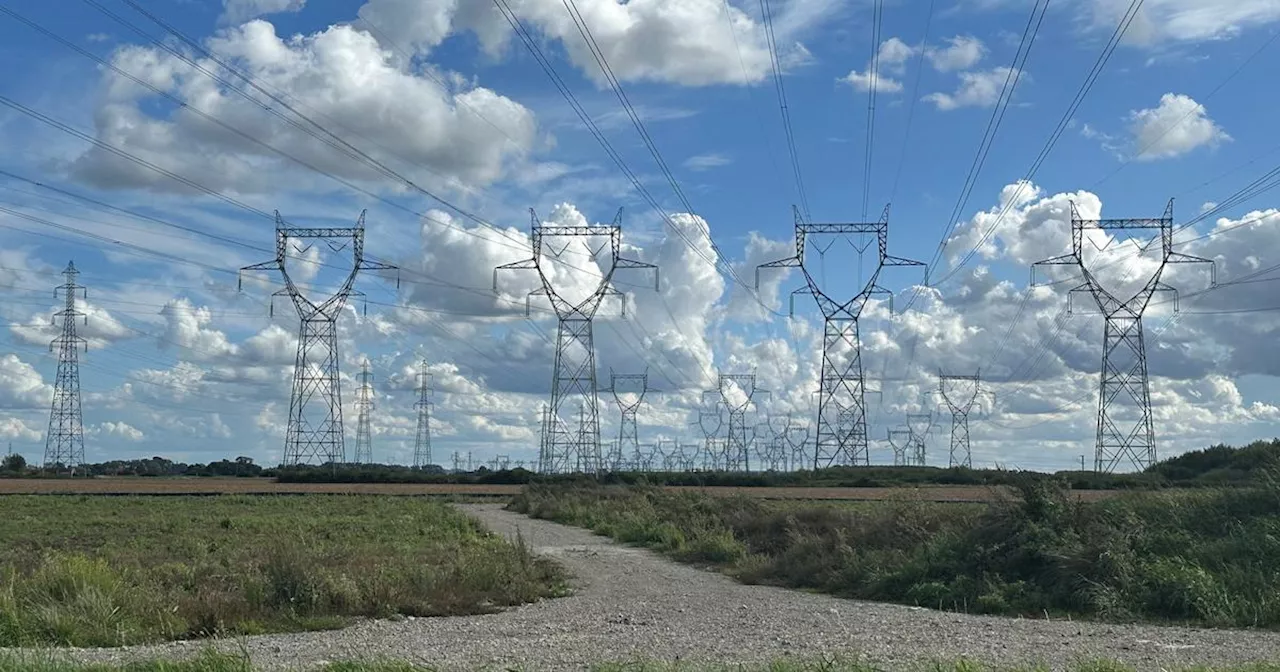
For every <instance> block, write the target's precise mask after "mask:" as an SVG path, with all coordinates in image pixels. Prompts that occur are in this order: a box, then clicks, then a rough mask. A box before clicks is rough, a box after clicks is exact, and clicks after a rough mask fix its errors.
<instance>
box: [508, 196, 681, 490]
mask: <svg viewBox="0 0 1280 672" xmlns="http://www.w3.org/2000/svg"><path fill="white" fill-rule="evenodd" d="M529 215H530V241H531V245H532V247H533V256H532V257H531V258H529V259H524V260H522V261H517V262H513V263H510V264H504V265H502V266H498V267H497V268H495V269H494V271H493V291H494V292H495V293H496V292H497V291H498V271H502V270H522V269H523V270H533V271H536V272H537V274H538V279H539V281H540V285H541V286H540V287H539V288H538V289H535V290H534V291H532V292H530V293H529V296H528V297H526V300H525V314H526V316H527V315H529V314H530V312H531V307H532V299H533V297H534V296H545V297H547V299H548V300H549V301H550V302H551V307H552V309H553V310H554V311H555V314H556V318H557V319H558V321H559V326H558V328H557V333H556V356H555V364H554V367H553V373H552V377H551V404H550V406H549V407H548V410H547V418H546V421H547V427H546V428H545V429H544V437H545V438H544V441H545V443H546V445H544V447H543V449H542V452H544V453H545V454H546V456H545V460H544V461H545V463H546V467H547V468H546V470H545V471H546V472H548V473H563V472H572V471H585V472H596V471H598V470H599V469H600V405H599V400H598V398H597V396H596V390H597V389H598V385H597V382H596V351H595V341H594V335H593V328H592V323H593V321H594V320H595V316H596V312H597V311H598V310H599V309H600V304H601V303H602V302H603V301H604V299H605V297H607V296H616V297H619V298H621V299H622V314H623V315H624V316H625V315H626V311H627V308H626V297H625V295H623V294H622V293H621V292H619V291H618V290H617V289H616V288H614V286H613V275H614V273H615V272H617V270H618V269H623V268H631V269H653V271H654V283H653V288H654V290H655V291H656V290H657V289H658V267H657V266H655V265H653V264H646V263H644V262H641V261H636V260H633V259H625V258H623V257H622V256H621V253H622V210H621V209H619V210H618V214H617V216H616V217H614V220H613V223H612V224H609V225H595V226H544V225H543V224H542V223H541V222H539V221H538V216H537V215H536V214H535V213H534V212H533V211H532V210H530V211H529ZM565 238H568V239H569V240H568V242H566V243H565V244H564V246H563V247H561V248H560V249H559V250H556V249H555V248H554V245H552V244H551V243H552V242H553V241H558V240H561V241H562V240H563V239H565ZM593 239H594V240H599V239H604V240H605V242H604V243H603V244H601V245H600V246H599V247H596V248H592V247H591V245H590V244H589V242H588V241H591V240H593ZM575 240H577V241H579V242H582V243H583V245H584V247H586V252H587V254H588V255H589V257H590V258H592V259H595V258H596V257H597V256H598V255H599V253H601V252H603V251H604V248H605V247H608V248H609V258H610V261H611V263H610V264H609V268H608V269H607V270H605V271H604V272H603V275H602V276H601V277H600V282H599V283H598V284H597V286H596V288H595V290H594V291H593V292H591V293H590V294H588V295H587V296H586V297H585V298H581V299H578V298H577V297H575V298H574V299H572V300H571V299H569V298H566V297H565V295H563V294H561V293H560V292H559V291H558V290H557V289H556V287H555V286H554V285H553V283H552V281H551V278H552V277H555V275H556V274H555V272H554V271H553V272H552V273H550V274H548V270H549V269H547V268H546V267H545V264H546V259H545V257H546V256H551V257H554V258H559V257H561V256H562V255H563V254H564V253H565V252H566V251H567V250H568V248H569V247H570V246H571V245H572V244H573V242H574V241H575ZM561 270H562V269H561ZM574 396H577V397H578V398H579V399H580V400H581V406H580V411H581V413H582V417H581V418H580V422H579V427H578V431H576V432H572V431H569V429H568V427H569V421H570V418H569V416H568V415H567V414H568V412H569V411H570V409H571V408H572V407H571V406H567V405H566V402H567V401H568V400H569V398H570V397H574Z"/></svg>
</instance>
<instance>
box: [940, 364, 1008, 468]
mask: <svg viewBox="0 0 1280 672" xmlns="http://www.w3.org/2000/svg"><path fill="white" fill-rule="evenodd" d="M979 395H989V396H990V397H991V398H992V399H994V398H995V393H994V392H991V391H989V390H986V389H983V387H982V378H981V372H978V373H975V374H973V375H971V376H962V375H951V374H946V373H942V372H941V371H939V372H938V396H940V397H942V401H943V403H945V404H946V405H947V410H949V411H951V453H950V457H949V458H948V461H947V466H949V467H966V468H970V469H972V468H973V456H972V453H971V452H970V450H969V411H971V410H973V407H974V405H975V404H976V403H977V401H978V396H979Z"/></svg>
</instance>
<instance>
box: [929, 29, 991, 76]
mask: <svg viewBox="0 0 1280 672" xmlns="http://www.w3.org/2000/svg"><path fill="white" fill-rule="evenodd" d="M946 42H947V46H945V47H929V48H927V49H925V52H924V55H925V58H927V59H929V63H930V64H931V65H933V67H934V69H935V70H938V71H939V72H951V71H953V70H968V69H969V68H972V67H973V66H975V65H977V64H978V61H981V60H982V57H983V56H985V55H986V53H987V47H986V45H984V44H983V43H982V40H979V39H978V38H976V37H973V36H971V35H956V36H955V37H951V38H948V39H947V40H946Z"/></svg>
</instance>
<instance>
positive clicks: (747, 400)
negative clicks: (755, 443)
mask: <svg viewBox="0 0 1280 672" xmlns="http://www.w3.org/2000/svg"><path fill="white" fill-rule="evenodd" d="M719 382H720V384H719V386H718V388H719V390H720V401H721V403H723V404H724V407H725V408H726V409H728V411H729V433H728V434H727V435H726V438H725V447H724V456H725V471H751V441H749V440H748V438H747V411H748V410H749V409H750V407H751V402H752V398H753V397H754V396H755V395H756V393H757V392H760V393H764V392H765V390H762V389H757V388H756V374H754V373H722V374H720V381H719ZM734 389H737V390H738V392H740V393H741V394H740V395H735V396H737V397H738V398H736V399H732V400H731V399H730V398H729V395H730V394H732V393H733V391H734Z"/></svg>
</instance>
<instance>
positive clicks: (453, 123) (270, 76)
mask: <svg viewBox="0 0 1280 672" xmlns="http://www.w3.org/2000/svg"><path fill="white" fill-rule="evenodd" d="M205 46H206V48H207V49H208V50H209V51H210V52H211V53H212V54H214V55H215V56H217V57H218V58H219V59H220V60H223V61H229V62H231V63H234V64H235V65H236V66H237V67H238V68H240V69H241V70H242V71H244V72H246V73H247V74H248V75H249V76H251V77H253V78H254V80H255V81H256V82H258V83H259V84H260V85H261V86H263V87H264V88H266V89H267V90H271V91H275V92H278V93H280V94H283V95H282V97H283V98H286V99H288V100H290V101H291V104H292V105H294V106H295V107H297V109H299V110H300V111H303V112H304V113H306V114H308V115H309V116H311V117H312V118H315V119H317V120H321V121H323V123H324V125H325V127H326V128H329V129H330V130H332V131H333V132H335V133H337V134H338V135H340V136H341V137H343V138H345V139H347V140H348V141H349V142H351V143H353V144H355V145H357V146H359V147H360V149H361V150H362V151H364V152H365V153H367V154H369V155H371V156H374V157H376V158H378V159H379V160H380V161H382V162H384V163H387V164H394V165H399V166H406V165H407V166H422V167H423V168H421V169H416V168H412V169H411V168H406V169H405V170H406V171H408V172H407V173H405V174H407V175H409V176H410V177H411V178H416V179H418V180H421V182H422V183H424V184H428V185H436V186H441V185H443V186H450V185H456V184H462V185H485V184H488V183H490V182H492V181H494V180H496V179H498V178H499V177H501V176H502V175H503V174H505V170H506V168H507V165H508V162H509V161H514V160H518V159H520V158H521V157H523V156H524V155H525V154H527V152H528V151H529V150H530V148H531V147H532V146H533V144H534V141H535V138H536V135H537V124H536V122H535V120H534V116H533V113H532V112H530V111H529V110H528V109H526V108H525V107H524V106H522V105H520V104H519V103H517V102H515V101H513V100H511V99H509V98H506V97H503V96H501V95H499V94H497V93H495V92H493V91H491V90H489V89H486V88H483V87H469V86H459V87H457V89H458V90H456V91H455V90H451V89H449V88H446V87H445V85H444V84H443V83H442V80H440V79H439V78H428V77H425V76H420V75H417V74H414V73H413V72H411V71H409V70H406V69H404V67H403V64H398V63H396V62H394V59H393V57H392V55H391V53H390V52H388V51H387V50H386V49H385V48H384V47H382V46H381V45H379V44H378V42H377V40H375V39H374V38H373V37H372V36H371V35H370V34H369V33H367V32H363V31H360V30H357V29H356V28H354V27H352V26H347V25H335V26H331V27H329V28H328V29H326V30H323V31H321V32H318V33H314V34H311V35H305V36H303V35H297V36H293V37H289V38H282V37H280V36H278V35H277V34H276V32H275V29H274V27H273V26H272V25H271V24H270V23H267V22H265V21H262V20H253V21H250V22H248V23H245V24H243V25H240V26H236V27H232V28H227V29H224V30H222V31H220V32H218V33H216V34H214V35H213V36H212V37H210V38H208V39H207V40H206V42H205ZM194 61H195V62H196V63H197V64H198V65H199V66H200V68H202V69H204V70H208V71H218V70H221V67H220V66H218V65H217V64H216V63H214V62H213V61H212V60H210V59H201V58H196V59H194ZM112 62H113V64H114V65H115V66H116V67H118V68H120V69H121V70H123V71H124V72H128V73H130V74H132V75H133V76H135V77H137V78H139V79H141V80H143V81H146V82H147V83H149V84H150V85H151V86H154V87H156V88H158V89H160V90H163V91H166V92H168V93H169V94H171V95H174V96H176V97H178V98H179V99H181V100H183V101H185V102H186V103H187V104H188V105H190V106H191V109H185V108H179V109H175V110H172V111H156V109H155V106H154V105H153V103H154V102H155V100H156V99H157V98H158V96H156V95H154V94H153V93H152V92H151V91H150V90H148V89H146V88H144V87H141V86H138V85H137V84H135V83H134V82H132V81H130V80H129V79H127V78H125V77H122V76H119V75H117V74H115V73H114V72H105V73H104V76H103V77H104V79H103V85H102V89H103V91H102V97H101V100H100V102H99V104H98V107H97V109H96V110H95V112H94V124H95V127H96V135H97V137H98V139H99V140H102V141H104V142H106V143H109V144H111V145H114V146H116V147H119V148H121V149H124V150H125V151H128V152H130V153H132V154H135V155H137V156H140V157H141V158H143V159H146V160H148V161H151V162H152V163H154V164H157V165H159V166H161V167H163V168H165V169H167V170H170V171H172V172H175V173H178V174H180V175H183V176H185V177H187V178H189V179H192V180H194V181H196V182H198V183H200V184H202V185H204V186H206V187H209V188H211V189H215V190H219V191H225V190H232V191H238V192H241V193H253V192H260V191H263V190H272V191H275V190H278V189H279V187H280V185H281V184H282V178H285V177H289V176H294V177H293V180H294V181H293V182H292V183H293V184H294V185H295V186H301V185H305V186H307V187H309V188H311V189H313V190H326V189H333V188H335V185H336V183H334V182H330V181H327V180H324V179H322V178H321V177H319V176H317V175H315V174H306V177H305V180H306V181H303V180H304V178H303V177H302V176H300V175H299V174H300V173H304V171H302V170H301V169H299V168H297V167H295V164H294V163H293V162H291V161H290V160H288V159H285V158H282V157H281V156H280V155H278V154H277V153H275V152H273V151H269V150H267V149H265V148H264V147H262V146H260V145H258V144H255V143H253V142H249V141H247V140H246V139H245V138H244V137H241V136H240V135H237V134H235V133H232V132H230V131H227V130H225V129H223V128H221V127H219V126H216V125H214V124H212V123H211V122H209V121H207V120H206V119H204V118H202V117H200V116H199V115H197V114H195V113H193V112H192V111H191V110H192V109H197V110H200V111H201V112H204V113H205V114H208V115H210V116H212V117H213V118H216V119H218V120H220V121H221V122H223V123H225V124H227V125H228V126H230V127H232V128H235V129H237V130H238V131H239V132H241V133H243V134H245V135H247V136H248V137H251V138H254V139H256V140H258V141H260V142H262V143H265V144H266V145H269V146H271V147H273V148H276V149H278V150H280V151H282V152H285V153H287V154H289V155H291V156H293V157H295V158H297V159H299V160H302V161H305V162H306V163H307V164H309V165H311V166H314V167H315V168H316V169H318V170H320V171H324V172H325V173H330V174H334V175H336V176H339V177H341V178H343V179H346V180H356V181H366V182H370V183H376V184H378V185H381V187H383V188H385V186H386V179H385V178H380V175H379V173H377V172H376V171H375V170H374V169H373V168H371V167H370V166H369V165H368V164H366V163H365V162H363V161H361V160H358V159H355V158H352V156H351V155H350V152H349V151H340V150H339V149H335V148H334V147H333V146H331V145H332V143H326V142H324V141H322V140H320V139H317V138H316V137H314V136H313V134H311V133H307V132H304V131H302V130H300V128H310V127H309V125H308V124H306V123H305V122H299V123H298V124H296V125H291V124H288V123H285V122H284V121H281V120H280V119H278V118H277V117H274V116H272V115H271V114H268V113H267V112H265V111H264V110H262V109H261V107H260V105H259V104H258V103H257V102H256V98H255V102H249V101H248V100H246V99H245V98H244V97H242V96H240V95H239V94H237V93H235V92H233V91H231V90H229V89H228V88H226V87H223V86H222V85H221V84H219V83H218V82H216V81H214V80H213V79H211V78H210V77H208V76H207V75H205V74H204V73H202V72H200V71H199V70H198V69H196V68H195V67H193V66H192V65H189V64H188V63H186V62H184V61H183V60H181V59H179V58H177V57H175V56H173V55H172V54H170V53H168V52H165V51H163V50H160V49H159V48H154V47H145V46H136V45H135V46H125V47H122V48H120V49H118V50H117V51H116V52H115V53H114V54H113V55H112ZM253 95H254V96H257V95H258V94H256V93H254V94H253ZM281 114H284V115H289V113H288V112H287V111H281ZM72 171H73V173H74V174H75V175H76V176H77V177H78V178H80V179H82V180H85V181H87V182H90V183H91V184H93V185H95V186H98V187H106V188H148V189H155V190H168V191H182V190H183V189H186V187H184V186H182V185H180V184H177V183H175V182H173V181H171V180H169V179H168V178H165V177H163V176H161V175H159V174H158V173H155V172H153V171H150V170H147V169H144V168H142V167H140V166H138V165H135V164H134V163H132V162H128V161H125V160H123V159H120V158H118V157H115V156H114V155H112V154H110V153H108V152H106V151H103V150H101V149H98V148H96V147H95V148H92V149H90V150H88V151H86V152H85V153H84V154H82V155H81V156H80V157H78V158H77V159H76V160H75V161H74V163H73V164H72ZM264 174H271V175H273V177H274V178H275V179H272V180H265V181H264V180H262V179H261V176H262V175H264ZM284 183H285V184H289V182H284ZM184 193H185V192H184Z"/></svg>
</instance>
